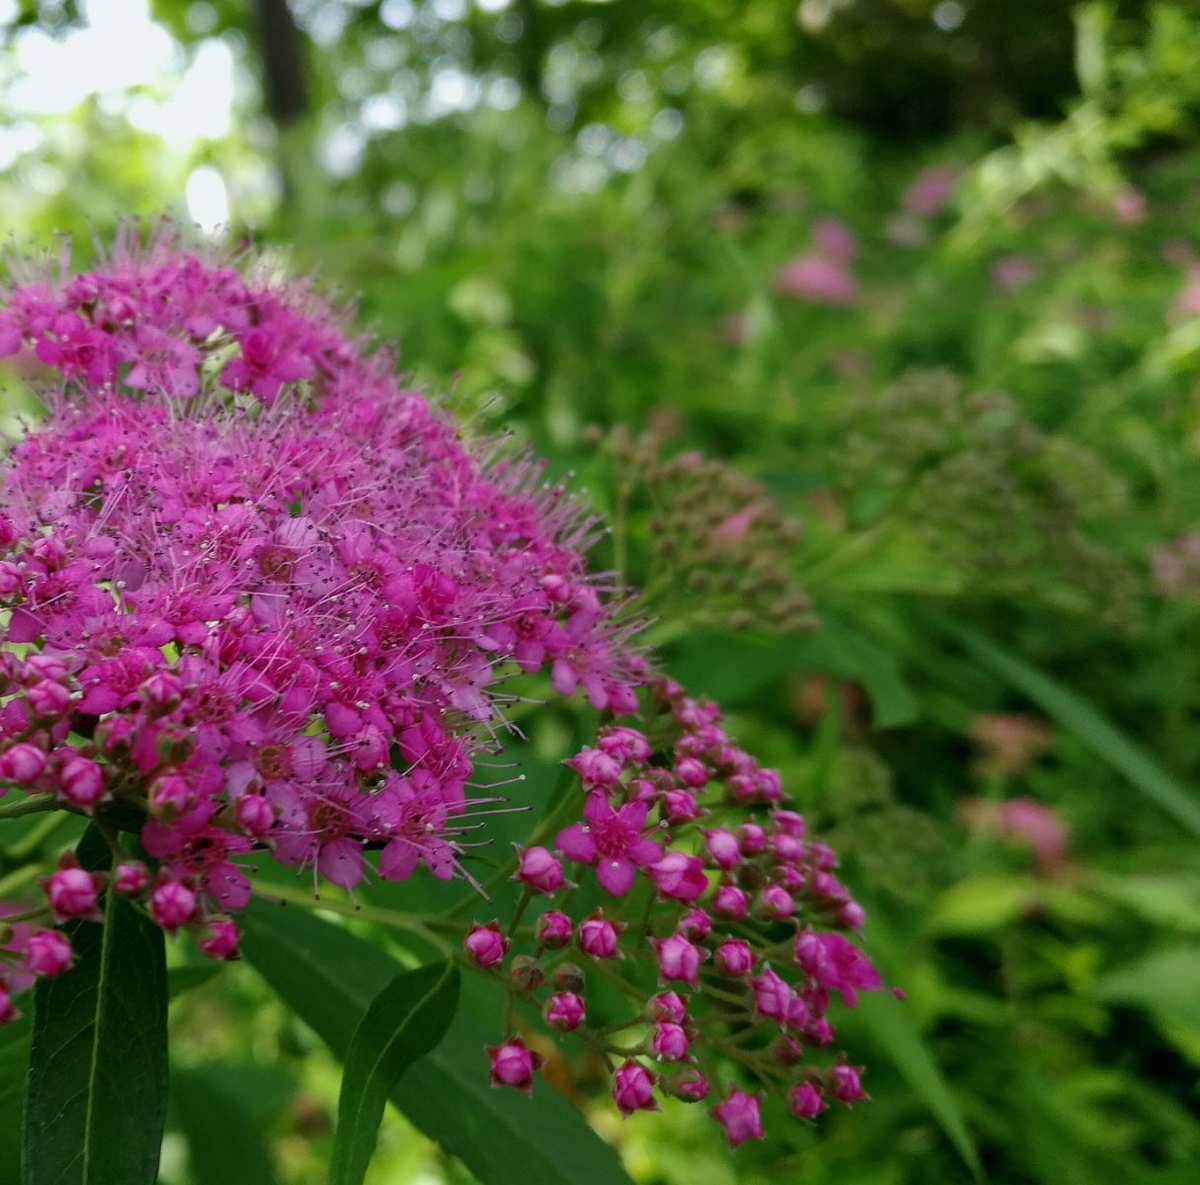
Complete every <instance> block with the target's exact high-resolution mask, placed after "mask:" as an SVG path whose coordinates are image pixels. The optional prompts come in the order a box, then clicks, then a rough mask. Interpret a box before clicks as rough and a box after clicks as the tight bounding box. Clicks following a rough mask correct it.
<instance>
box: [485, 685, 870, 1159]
mask: <svg viewBox="0 0 1200 1185" xmlns="http://www.w3.org/2000/svg"><path fill="white" fill-rule="evenodd" d="M652 692H653V697H654V700H655V702H656V704H657V707H658V712H657V715H652V716H651V717H650V719H649V721H648V727H647V729H646V731H645V732H642V731H639V730H637V729H633V728H629V727H623V726H613V727H609V728H606V729H604V730H602V731H601V733H600V736H599V738H598V740H597V743H596V745H595V747H593V748H588V749H585V750H583V751H581V752H580V753H578V754H576V756H575V757H574V758H572V759H571V761H570V763H569V764H570V765H571V767H572V768H573V769H574V770H575V771H576V773H577V774H578V775H579V777H580V780H581V782H582V786H583V791H584V804H583V811H582V819H581V820H580V822H578V823H576V824H574V825H572V826H569V827H567V828H565V829H564V830H563V831H560V832H559V833H558V835H557V836H556V837H555V840H554V843H553V844H552V845H549V846H541V845H539V846H533V847H527V848H519V849H518V851H517V861H516V871H515V873H514V879H515V880H516V881H517V882H518V883H519V884H520V885H521V886H522V887H523V890H524V893H523V898H522V901H523V904H522V906H521V907H519V908H518V911H517V920H516V921H514V922H513V923H512V924H510V925H509V926H508V928H507V929H505V928H503V927H502V926H501V924H500V922H499V921H497V920H493V921H488V922H478V923H476V924H474V925H472V926H471V928H470V930H469V931H468V932H467V934H466V936H465V938H464V958H465V961H466V962H467V963H468V964H469V965H470V966H473V967H474V968H476V969H478V970H479V971H481V972H483V973H485V974H487V975H489V976H492V977H494V978H497V979H499V980H500V981H501V982H502V983H503V985H504V987H505V988H506V990H507V992H508V993H509V994H510V997H511V998H512V999H515V1000H526V1001H528V1002H530V1003H532V1004H534V1005H536V1006H537V1007H538V1009H539V1011H540V1016H541V1019H542V1021H543V1023H544V1024H545V1025H546V1026H547V1027H548V1028H549V1029H551V1030H554V1031H556V1032H558V1033H571V1034H574V1035H575V1036H576V1037H577V1038H578V1039H579V1040H580V1041H582V1043H583V1045H584V1046H585V1047H586V1048H588V1049H590V1050H592V1051H593V1052H594V1053H596V1054H597V1055H599V1056H600V1057H602V1058H603V1059H604V1060H605V1061H606V1062H607V1063H608V1065H609V1069H610V1072H611V1076H612V1078H611V1084H612V1096H613V1100H614V1102H615V1103H616V1106H617V1107H618V1109H619V1110H620V1111H621V1113H622V1114H623V1115H630V1114H632V1113H633V1112H635V1111H643V1110H654V1109H657V1108H658V1106H659V1105H660V1104H659V1101H658V1100H659V1098H660V1097H668V1098H674V1099H679V1100H682V1101H685V1102H699V1101H701V1100H703V1099H706V1098H708V1097H709V1095H710V1093H713V1092H714V1090H715V1087H714V1085H713V1084H714V1083H715V1082H717V1081H719V1080H721V1079H722V1078H732V1079H733V1080H734V1084H733V1085H731V1086H730V1087H729V1089H728V1092H727V1093H726V1094H725V1096H724V1097H723V1098H722V1100H721V1101H720V1102H719V1103H717V1104H716V1105H715V1106H714V1107H712V1109H711V1114H712V1116H713V1118H714V1119H715V1120H716V1121H717V1122H718V1123H720V1125H721V1126H722V1128H723V1129H724V1131H725V1133H726V1135H727V1136H728V1138H729V1140H730V1142H731V1143H733V1144H739V1143H742V1142H743V1141H744V1140H747V1139H752V1138H758V1137H761V1135H762V1120H761V1112H760V1107H761V1101H762V1098H763V1093H762V1091H761V1090H759V1091H754V1090H746V1089H743V1086H744V1085H746V1084H747V1080H748V1079H749V1080H750V1081H752V1082H754V1083H756V1084H758V1085H759V1086H761V1087H763V1088H765V1089H768V1090H772V1091H774V1092H775V1093H778V1094H780V1095H782V1096H783V1097H784V1099H785V1100H786V1103H787V1105H788V1107H789V1108H790V1110H791V1112H792V1114H794V1115H795V1116H797V1117H798V1118H800V1119H805V1120H811V1119H815V1118H816V1117H817V1116H818V1115H819V1114H820V1113H821V1112H822V1111H824V1110H825V1109H826V1108H827V1106H828V1104H829V1102H830V1101H836V1102H839V1103H843V1104H845V1105H848V1106H849V1105H852V1104H854V1103H856V1102H858V1101H860V1100H862V1099H865V1098H866V1097H867V1096H866V1094H865V1092H864V1091H863V1087H862V1079H861V1074H862V1067H860V1066H855V1065H852V1064H851V1063H850V1062H849V1061H848V1060H847V1058H846V1057H845V1056H844V1055H839V1056H837V1057H834V1058H832V1059H829V1058H828V1057H820V1056H819V1051H821V1050H823V1049H827V1048H828V1047H829V1046H830V1045H832V1044H833V1042H834V1040H835V1032H834V1027H833V1023H832V1021H831V1019H830V1015H829V1008H830V1002H831V996H840V997H841V1000H842V1002H843V1004H844V1005H846V1006H848V1007H853V1006H855V1005H856V1004H857V1001H858V993H859V992H861V991H867V990H874V989H879V988H881V987H882V986H883V984H882V980H881V978H880V976H879V973H878V972H877V971H876V969H875V967H874V966H873V965H872V964H871V962H870V960H869V959H868V958H867V956H866V954H865V952H864V951H863V950H862V948H861V947H860V946H859V945H858V944H857V943H856V942H854V941H853V940H852V936H853V935H854V934H856V933H857V932H858V931H859V930H860V929H861V927H862V925H863V922H864V920H865V919H864V913H863V910H862V908H861V907H860V906H859V905H858V903H857V902H855V901H854V900H853V899H852V898H851V897H850V895H849V893H848V891H847V890H846V888H845V886H844V885H842V884H841V882H840V881H839V880H838V879H837V877H836V875H835V873H834V869H835V867H836V858H835V856H834V854H833V852H832V851H831V850H830V849H829V847H828V846H827V845H825V844H823V843H821V842H819V841H816V840H813V839H811V838H810V837H809V836H808V834H807V828H806V824H805V821H804V819H803V818H802V817H801V816H800V815H798V814H796V813H795V812H794V811H792V810H789V809H788V808H787V807H786V805H784V801H783V796H782V786H781V784H780V782H779V779H778V776H777V775H776V774H775V773H774V771H770V770H764V769H762V768H761V767H759V766H758V765H757V763H755V762H754V761H753V759H752V758H750V757H749V756H748V755H747V754H745V753H744V752H743V751H742V750H740V749H738V748H737V747H736V746H735V745H733V744H732V742H730V741H729V740H728V738H727V737H726V736H725V734H724V731H723V729H722V728H721V727H720V716H719V713H718V712H717V710H716V708H715V707H714V706H713V705H712V704H710V703H707V702H705V701H700V700H695V699H692V698H691V697H689V696H687V695H686V694H685V693H684V692H683V691H682V689H680V688H679V687H678V686H677V685H675V684H673V683H671V682H670V681H669V680H661V679H660V680H657V681H655V683H654V684H653V685H652ZM568 866H572V867H571V868H568ZM589 867H590V868H592V869H593V870H594V872H595V879H596V885H597V887H598V888H599V890H600V891H602V892H603V893H605V894H607V895H608V896H609V897H610V898H611V899H612V900H611V901H610V902H609V903H607V904H606V905H603V906H599V907H596V908H591V909H588V910H586V911H585V912H583V913H582V914H581V915H580V916H573V915H572V913H571V910H570V905H571V903H572V901H573V900H574V898H575V897H576V895H577V893H578V891H579V890H580V889H581V888H582V887H584V885H583V882H584V881H585V880H586V877H587V870H588V868H589ZM568 871H570V877H568ZM538 899H540V900H546V901H547V902H548V903H549V908H547V909H546V910H545V911H544V912H543V913H541V915H540V916H538V917H537V919H536V920H535V922H534V923H533V924H532V925H530V926H525V927H521V926H520V925H519V924H518V922H519V920H520V918H521V916H522V912H523V909H524V904H527V903H528V902H530V901H532V900H538ZM645 959H652V960H653V961H654V962H655V964H656V965H657V968H658V975H659V983H660V990H659V991H657V993H656V994H654V995H653V996H652V997H651V998H650V999H648V1000H647V999H646V998H645V997H644V995H642V994H641V991H642V989H641V988H639V986H638V978H637V976H636V967H637V965H638V962H639V960H642V961H644V960H645ZM589 965H590V966H591V967H592V968H593V970H592V971H591V972H588V971H586V970H585V968H586V967H587V966H589ZM627 971H628V973H627ZM589 975H597V976H600V977H601V978H602V979H603V980H604V981H605V983H606V984H607V985H613V986H616V988H617V989H618V990H619V991H621V992H622V993H623V994H624V995H626V996H627V997H629V998H630V999H631V1001H633V1002H634V1003H637V1004H638V1007H637V1008H636V1010H635V1013H634V1015H633V1016H632V1017H627V1018H625V1019H621V1018H620V1017H617V1018H615V1019H614V1017H613V1016H612V1015H610V1012H611V1004H608V1005H606V1007H605V1011H604V1013H603V1015H599V1016H593V1015H592V1012H593V1009H592V1008H591V1003H592V1001H591V999H590V993H589V992H588V990H587V978H588V976H589ZM606 995H607V994H606ZM509 1016H510V1018H511V1016H512V1012H511V1010H510V1013H509ZM510 1032H511V1029H510ZM618 1034H623V1035H624V1036H623V1037H618ZM631 1037H632V1038H633V1040H632V1042H631V1041H630V1038H631ZM488 1053H489V1058H490V1062H491V1080H492V1082H493V1083H495V1084H497V1085H505V1086H513V1087H516V1088H517V1089H520V1090H524V1091H529V1090H531V1089H532V1086H533V1081H534V1076H535V1072H536V1070H537V1068H538V1066H539V1064H540V1059H539V1055H538V1054H537V1053H536V1051H535V1050H534V1049H532V1048H531V1047H530V1046H529V1045H528V1044H527V1042H526V1040H525V1038H524V1037H523V1036H521V1035H520V1034H517V1033H512V1034H511V1035H510V1037H509V1038H508V1039H507V1040H505V1041H504V1042H502V1043H500V1044H498V1045H496V1046H492V1047H489V1050H488Z"/></svg>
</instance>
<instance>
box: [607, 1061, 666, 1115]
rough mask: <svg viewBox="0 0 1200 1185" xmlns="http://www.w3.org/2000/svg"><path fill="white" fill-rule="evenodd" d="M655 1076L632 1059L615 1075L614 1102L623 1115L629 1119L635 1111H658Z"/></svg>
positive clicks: (613, 1085) (613, 1084)
mask: <svg viewBox="0 0 1200 1185" xmlns="http://www.w3.org/2000/svg"><path fill="white" fill-rule="evenodd" d="M655 1081H656V1077H655V1075H653V1074H651V1073H650V1071H649V1070H647V1069H646V1068H645V1067H644V1066H642V1065H641V1064H639V1063H638V1062H635V1061H633V1060H632V1059H630V1060H629V1061H627V1062H626V1063H625V1064H624V1065H623V1066H621V1067H620V1068H619V1069H618V1070H617V1072H616V1073H615V1074H614V1075H613V1083H612V1096H613V1102H614V1103H616V1104H617V1109H618V1110H619V1111H620V1112H621V1114H622V1115H624V1116H626V1117H628V1116H630V1115H632V1114H633V1113H634V1112H635V1111H657V1110H659V1106H658V1100H657V1099H656V1098H655V1097H654V1083H655Z"/></svg>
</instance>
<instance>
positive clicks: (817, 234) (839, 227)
mask: <svg viewBox="0 0 1200 1185" xmlns="http://www.w3.org/2000/svg"><path fill="white" fill-rule="evenodd" d="M812 237H813V250H811V251H809V252H806V253H805V254H803V255H797V256H794V257H793V258H792V259H789V260H788V261H787V262H786V263H784V264H783V266H782V267H780V268H779V270H778V271H776V273H775V276H774V279H773V281H772V285H773V287H774V289H775V291H776V292H778V293H779V295H780V296H787V297H791V298H792V299H793V300H804V301H809V302H811V303H813V304H826V305H834V306H836V307H848V306H850V305H855V304H857V303H858V301H859V298H860V295H861V291H860V288H859V283H858V278H857V277H856V276H855V275H854V272H853V271H852V270H851V264H852V263H853V261H854V256H855V253H856V252H857V250H858V241H857V240H856V239H855V237H854V234H853V233H852V232H851V231H850V230H849V228H848V227H846V226H845V224H844V223H842V222H840V221H839V220H838V219H836V218H822V219H818V220H817V221H816V222H815V223H814V224H813V228H812Z"/></svg>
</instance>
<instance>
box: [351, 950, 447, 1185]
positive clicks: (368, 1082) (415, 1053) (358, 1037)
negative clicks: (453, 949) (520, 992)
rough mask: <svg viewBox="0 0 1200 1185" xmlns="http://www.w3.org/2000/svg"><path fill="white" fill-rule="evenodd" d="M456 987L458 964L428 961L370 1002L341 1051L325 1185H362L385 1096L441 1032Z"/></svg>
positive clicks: (390, 985) (445, 1022) (444, 1026)
mask: <svg viewBox="0 0 1200 1185" xmlns="http://www.w3.org/2000/svg"><path fill="white" fill-rule="evenodd" d="M458 989H459V973H458V968H457V967H455V966H454V964H453V963H450V962H445V963H433V964H431V965H430V966H428V967H421V968H419V969H418V970H416V971H408V972H405V973H404V974H403V975H398V976H397V977H396V978H395V979H393V980H392V982H391V983H389V984H388V985H387V987H385V988H384V989H383V991H381V992H380V993H379V995H377V996H376V997H375V999H374V1000H372V1001H371V1006H370V1007H369V1008H368V1009H367V1011H366V1015H365V1016H364V1017H363V1018H362V1020H361V1021H359V1024H358V1028H357V1029H355V1030H354V1036H353V1038H352V1039H351V1041H350V1050H349V1052H348V1053H347V1054H346V1069H345V1072H344V1073H343V1075H342V1092H341V1097H340V1098H339V1100H338V1123H337V1139H336V1142H335V1143H334V1148H333V1170H332V1171H331V1173H330V1175H329V1180H330V1185H361V1183H362V1181H363V1178H364V1177H365V1176H366V1174H367V1169H368V1167H369V1166H370V1164H371V1157H372V1155H373V1154H374V1152H375V1140H376V1137H377V1135H378V1132H379V1123H380V1121H381V1120H382V1119H383V1109H384V1107H385V1106H386V1105H387V1099H388V1095H389V1094H390V1093H391V1090H392V1088H393V1087H394V1086H395V1085H396V1083H397V1082H399V1080H400V1075H401V1074H403V1073H404V1071H405V1070H407V1069H408V1067H409V1066H410V1065H412V1063H413V1062H414V1061H416V1060H417V1058H419V1057H420V1056H421V1055H422V1054H425V1053H428V1052H429V1051H430V1050H431V1049H433V1048H434V1047H435V1046H436V1045H437V1043H438V1042H439V1041H440V1040H441V1039H442V1038H443V1037H444V1036H445V1035H446V1030H447V1029H448V1028H449V1027H450V1022H451V1021H452V1020H453V1019H454V1013H455V1011H456V1009H457V1008H458Z"/></svg>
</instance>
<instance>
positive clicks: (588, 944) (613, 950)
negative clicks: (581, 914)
mask: <svg viewBox="0 0 1200 1185" xmlns="http://www.w3.org/2000/svg"><path fill="white" fill-rule="evenodd" d="M619 936H620V930H618V929H617V927H616V925H614V923H612V922H610V921H609V920H608V919H607V918H604V917H599V916H592V917H590V918H584V920H583V921H582V922H580V923H579V949H580V950H581V951H583V953H584V954H585V955H590V956H591V957H592V958H593V959H611V958H614V957H615V956H616V954H617V940H618V938H619Z"/></svg>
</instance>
